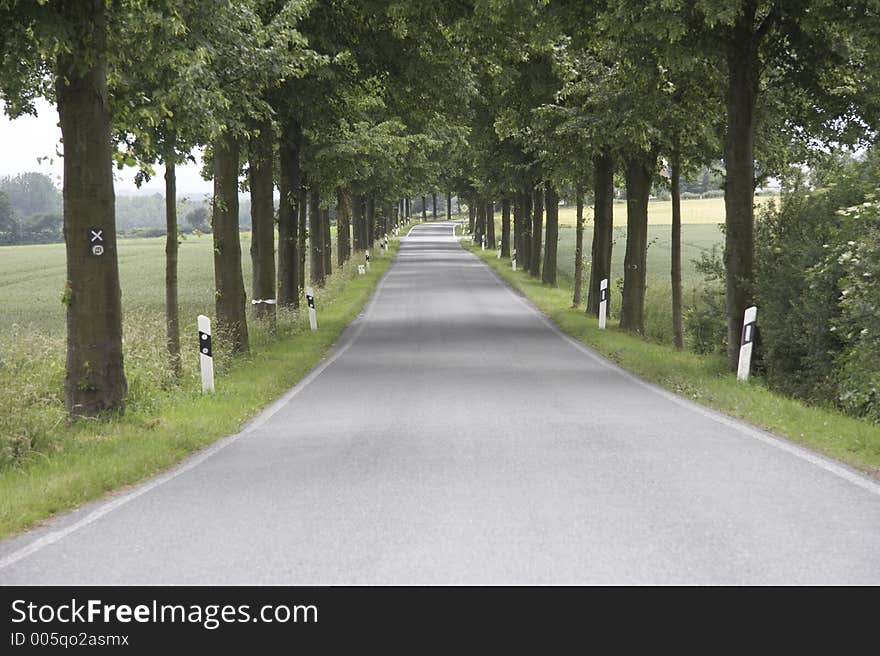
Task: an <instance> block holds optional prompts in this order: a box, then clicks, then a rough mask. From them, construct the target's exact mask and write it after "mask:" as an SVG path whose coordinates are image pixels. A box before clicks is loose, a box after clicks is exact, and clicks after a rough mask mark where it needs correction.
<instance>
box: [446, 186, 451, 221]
mask: <svg viewBox="0 0 880 656" xmlns="http://www.w3.org/2000/svg"><path fill="white" fill-rule="evenodd" d="M446 220H447V221H452V192H451V191H447V192H446Z"/></svg>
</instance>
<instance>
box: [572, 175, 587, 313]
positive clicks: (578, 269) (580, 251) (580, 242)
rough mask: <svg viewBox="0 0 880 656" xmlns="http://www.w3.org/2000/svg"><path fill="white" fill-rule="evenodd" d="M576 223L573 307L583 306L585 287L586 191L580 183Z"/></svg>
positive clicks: (578, 184) (577, 187)
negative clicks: (582, 299) (582, 297)
mask: <svg viewBox="0 0 880 656" xmlns="http://www.w3.org/2000/svg"><path fill="white" fill-rule="evenodd" d="M574 193H575V206H576V210H575V212H576V217H577V218H576V221H575V235H574V294H573V295H572V298H571V307H573V308H576V307H580V305H581V296H582V295H583V287H584V191H583V189H582V188H581V185H580V183H577V182H576V183H575V192H574Z"/></svg>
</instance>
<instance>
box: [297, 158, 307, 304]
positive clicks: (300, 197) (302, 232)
mask: <svg viewBox="0 0 880 656" xmlns="http://www.w3.org/2000/svg"><path fill="white" fill-rule="evenodd" d="M307 200H308V194H307V193H306V188H305V186H304V185H303V184H302V175H300V186H299V193H298V194H297V207H298V209H299V211H298V214H299V217H298V219H299V234H298V235H297V239H296V244H297V246H296V249H297V252H298V254H299V267H298V273H299V289H300V290H302V289H305V286H306V236H307V235H308V234H309V227H308V226H309V222H308V219H309V204H308V202H307ZM295 307H299V290H297V296H296V302H295Z"/></svg>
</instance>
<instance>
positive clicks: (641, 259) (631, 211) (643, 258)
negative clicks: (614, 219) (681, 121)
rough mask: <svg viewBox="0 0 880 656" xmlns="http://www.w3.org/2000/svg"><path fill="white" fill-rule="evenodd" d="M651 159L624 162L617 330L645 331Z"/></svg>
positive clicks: (634, 159) (631, 159) (632, 159)
mask: <svg viewBox="0 0 880 656" xmlns="http://www.w3.org/2000/svg"><path fill="white" fill-rule="evenodd" d="M652 169H653V164H652V162H651V158H645V157H633V158H630V159H628V160H627V161H626V254H625V256H624V262H623V302H622V304H621V310H620V327H621V328H623V329H624V330H631V331H634V332H638V333H644V332H645V286H646V282H647V277H646V275H645V274H646V270H645V268H646V264H647V256H648V197H649V196H650V193H651V173H652Z"/></svg>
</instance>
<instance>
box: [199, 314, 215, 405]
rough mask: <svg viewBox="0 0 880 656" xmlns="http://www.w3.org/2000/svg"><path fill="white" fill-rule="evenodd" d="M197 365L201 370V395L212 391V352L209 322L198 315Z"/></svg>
mask: <svg viewBox="0 0 880 656" xmlns="http://www.w3.org/2000/svg"><path fill="white" fill-rule="evenodd" d="M198 321H199V365H200V368H201V370H202V393H205V392H213V391H214V351H213V350H212V349H211V320H210V319H209V318H208V317H206V316H205V315H204V314H200V315H199V319H198Z"/></svg>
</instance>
